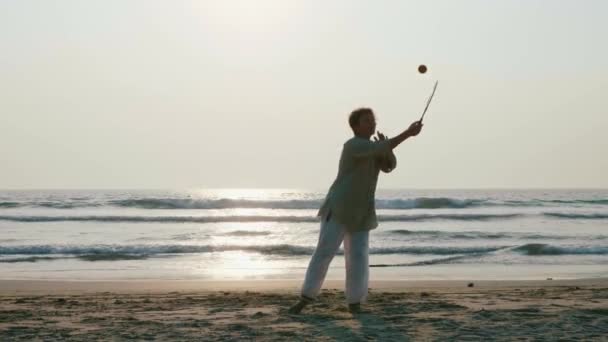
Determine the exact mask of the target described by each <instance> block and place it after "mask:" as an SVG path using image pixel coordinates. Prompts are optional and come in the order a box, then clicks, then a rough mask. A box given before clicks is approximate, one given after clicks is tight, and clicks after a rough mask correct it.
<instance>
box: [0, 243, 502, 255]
mask: <svg viewBox="0 0 608 342" xmlns="http://www.w3.org/2000/svg"><path fill="white" fill-rule="evenodd" d="M508 247H509V246H490V247H457V246H403V247H376V248H370V249H369V253H370V254H435V255H453V254H470V253H486V252H491V251H497V250H500V249H505V248H508ZM314 250H315V247H314V246H298V245H290V244H275V245H93V246H71V245H22V246H0V255H20V256H23V255H35V256H48V255H89V256H94V255H98V256H103V255H136V256H137V255H138V256H153V255H163V254H192V253H212V252H230V251H243V252H255V253H260V254H266V255H278V256H298V255H311V254H312V253H313V252H314ZM337 254H343V250H342V249H340V250H339V251H338V252H337Z"/></svg>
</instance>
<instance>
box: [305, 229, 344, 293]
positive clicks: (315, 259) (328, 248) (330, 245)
mask: <svg viewBox="0 0 608 342" xmlns="http://www.w3.org/2000/svg"><path fill="white" fill-rule="evenodd" d="M343 239H344V229H343V227H342V225H341V224H339V223H337V222H336V221H334V220H332V219H331V218H330V219H329V221H324V222H323V223H322V224H321V230H320V232H319V241H318V242H317V248H316V249H315V251H314V253H313V255H312V258H311V259H310V263H309V264H308V269H307V270H306V276H305V278H304V284H303V286H302V295H303V296H306V297H308V298H313V299H314V298H316V297H317V295H318V294H319V292H320V291H321V286H322V285H323V281H324V280H325V276H326V275H327V269H328V268H329V264H330V263H331V261H332V260H333V258H334V255H335V254H336V252H337V251H338V249H339V248H340V245H341V244H342V240H343Z"/></svg>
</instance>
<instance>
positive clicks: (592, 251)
mask: <svg viewBox="0 0 608 342" xmlns="http://www.w3.org/2000/svg"><path fill="white" fill-rule="evenodd" d="M512 250H513V251H515V252H518V253H522V254H525V255H607V254H608V246H556V245H550V244H546V243H528V244H525V245H522V246H518V247H515V248H513V249H512Z"/></svg>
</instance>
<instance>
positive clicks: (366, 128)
mask: <svg viewBox="0 0 608 342" xmlns="http://www.w3.org/2000/svg"><path fill="white" fill-rule="evenodd" d="M374 132H376V118H375V117H374V114H373V113H369V114H365V115H361V117H360V118H359V125H358V126H357V133H358V134H357V135H359V136H363V137H367V138H369V137H371V136H372V135H374Z"/></svg>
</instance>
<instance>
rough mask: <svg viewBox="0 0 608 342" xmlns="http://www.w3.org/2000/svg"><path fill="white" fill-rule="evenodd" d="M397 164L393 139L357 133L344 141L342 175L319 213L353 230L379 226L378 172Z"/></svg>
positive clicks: (341, 159) (339, 170)
mask: <svg viewBox="0 0 608 342" xmlns="http://www.w3.org/2000/svg"><path fill="white" fill-rule="evenodd" d="M395 167H397V158H396V157H395V154H394V153H393V151H392V150H391V148H390V145H389V141H388V140H384V141H379V142H374V141H370V140H367V139H365V138H360V137H357V136H355V137H353V138H351V139H349V140H348V141H346V142H345V143H344V146H343V148H342V155H341V156H340V166H339V169H338V176H337V177H336V180H335V181H334V183H333V184H332V185H331V187H330V188H329V191H328V193H327V196H326V197H325V201H324V202H323V204H322V205H321V208H320V209H319V212H318V214H317V216H320V217H321V219H323V220H328V219H329V215H331V217H332V218H334V219H335V220H336V221H338V222H340V223H342V224H344V225H346V228H347V230H349V231H351V232H352V231H362V230H371V229H374V228H376V227H378V221H377V218H376V208H375V196H376V185H377V183H378V174H379V172H380V170H382V171H383V172H386V173H388V172H391V171H392V170H393V169H394V168H395Z"/></svg>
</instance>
